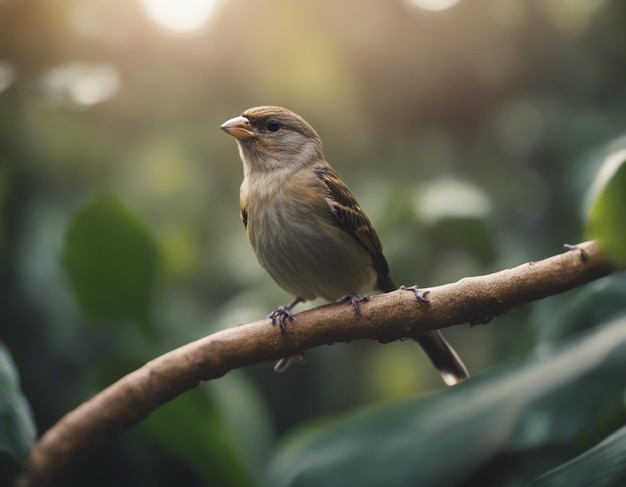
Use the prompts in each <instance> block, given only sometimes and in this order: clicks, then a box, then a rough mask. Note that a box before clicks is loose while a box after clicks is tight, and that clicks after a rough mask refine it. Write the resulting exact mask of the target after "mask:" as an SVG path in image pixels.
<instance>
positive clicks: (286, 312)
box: [267, 306, 293, 333]
mask: <svg viewBox="0 0 626 487" xmlns="http://www.w3.org/2000/svg"><path fill="white" fill-rule="evenodd" d="M267 317H268V319H269V320H270V321H271V322H272V325H275V324H276V323H278V327H279V328H280V332H281V333H285V329H286V323H285V322H286V321H287V320H289V321H293V314H291V310H290V309H289V306H279V307H278V308H276V309H275V310H274V311H272V312H271V313H270V314H269V315H267Z"/></svg>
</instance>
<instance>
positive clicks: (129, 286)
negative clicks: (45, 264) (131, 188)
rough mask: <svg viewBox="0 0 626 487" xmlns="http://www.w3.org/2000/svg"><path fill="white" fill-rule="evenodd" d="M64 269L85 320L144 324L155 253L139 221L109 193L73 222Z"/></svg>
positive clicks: (156, 259) (155, 276)
mask: <svg viewBox="0 0 626 487" xmlns="http://www.w3.org/2000/svg"><path fill="white" fill-rule="evenodd" d="M65 263H66V266H67V270H68V272H69V276H70V279H71V282H72V285H73V287H74V291H75V293H76V296H77V298H78V301H79V303H80V306H81V308H82V310H83V312H84V313H85V315H86V316H88V317H90V318H96V319H97V318H100V319H135V320H139V321H143V320H144V319H145V318H146V317H147V313H148V310H149V306H150V303H151V300H152V297H153V294H154V290H155V288H156V285H157V282H158V277H159V250H158V246H157V243H156V240H155V238H154V237H153V235H152V233H151V232H150V230H149V228H148V227H147V226H146V225H145V224H144V223H143V222H142V220H141V219H140V218H139V217H138V216H137V215H136V214H135V213H133V212H132V211H131V210H130V209H129V208H128V207H127V206H126V205H124V204H123V203H122V202H121V201H120V200H119V199H118V198H117V197H116V196H114V195H113V194H111V193H106V192H105V193H101V194H99V195H98V196H96V198H94V199H93V201H91V202H90V203H89V204H88V205H87V206H86V207H85V208H83V209H82V210H81V211H80V212H79V213H78V214H77V215H76V217H75V218H74V221H73V222H72V224H71V225H70V228H69V229H68V231H67V235H66V241H65Z"/></svg>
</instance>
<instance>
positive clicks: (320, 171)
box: [315, 164, 396, 292]
mask: <svg viewBox="0 0 626 487" xmlns="http://www.w3.org/2000/svg"><path fill="white" fill-rule="evenodd" d="M315 173H316V174H317V176H318V177H319V178H320V180H321V181H322V182H323V183H324V184H325V185H326V188H327V189H328V192H329V197H328V198H327V202H328V204H329V206H330V209H331V211H332V213H333V215H335V218H337V222H338V223H339V224H340V225H341V227H342V228H343V229H344V230H346V231H347V232H348V234H349V235H350V236H351V237H352V238H354V239H355V240H356V241H357V242H358V243H359V244H360V245H361V246H362V247H363V248H364V249H365V250H367V252H368V253H369V254H370V256H371V257H372V264H373V266H374V269H376V274H377V276H378V280H377V287H378V288H379V289H380V290H381V291H384V292H389V291H393V290H394V289H396V286H395V285H394V283H393V281H392V280H391V277H390V276H389V264H388V263H387V260H386V259H385V256H384V255H383V247H382V244H381V243H380V239H379V238H378V235H377V233H376V231H375V230H374V227H373V226H372V224H371V222H370V220H369V218H368V217H367V215H366V214H365V212H364V211H363V210H362V209H361V207H360V206H359V203H358V202H357V200H356V198H355V197H354V196H353V195H352V193H351V192H350V190H349V189H348V187H347V186H346V185H345V184H344V183H343V181H341V179H339V176H338V175H337V173H336V172H335V171H334V169H333V168H332V167H330V166H329V165H327V164H324V165H320V166H318V167H317V168H316V169H315Z"/></svg>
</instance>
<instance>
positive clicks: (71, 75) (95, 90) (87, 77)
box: [42, 62, 120, 107]
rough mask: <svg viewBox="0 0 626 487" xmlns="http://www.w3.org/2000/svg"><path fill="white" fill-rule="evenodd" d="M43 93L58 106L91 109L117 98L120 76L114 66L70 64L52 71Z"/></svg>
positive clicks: (46, 79)
mask: <svg viewBox="0 0 626 487" xmlns="http://www.w3.org/2000/svg"><path fill="white" fill-rule="evenodd" d="M42 86H43V91H44V94H45V95H46V97H47V98H48V100H49V101H51V102H52V103H54V104H67V105H75V106H76V105H77V106H79V107H80V106H90V105H95V104H97V103H101V102H103V101H106V100H108V99H109V98H112V97H113V96H115V94H116V93H117V92H118V91H119V88H120V75H119V73H118V71H117V69H116V68H115V66H113V65H111V64H106V63H103V64H85V63H78V62H73V63H67V64H62V65H60V66H57V67H56V68H53V69H51V70H50V71H48V72H47V73H46V74H45V75H44V77H43V80H42Z"/></svg>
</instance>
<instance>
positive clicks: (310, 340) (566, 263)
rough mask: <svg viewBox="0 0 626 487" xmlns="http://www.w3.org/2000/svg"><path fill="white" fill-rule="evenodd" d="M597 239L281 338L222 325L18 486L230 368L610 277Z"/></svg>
mask: <svg viewBox="0 0 626 487" xmlns="http://www.w3.org/2000/svg"><path fill="white" fill-rule="evenodd" d="M614 270H615V269H614V268H613V267H612V266H611V264H610V263H609V262H608V261H607V260H606V259H605V258H604V257H603V256H602V255H601V253H600V252H599V250H598V247H597V245H596V243H595V242H585V243H583V244H580V245H578V246H576V249H574V250H570V251H567V252H565V253H562V254H559V255H556V256H553V257H550V258H547V259H545V260H542V261H540V262H529V263H526V264H523V265H520V266H518V267H515V268H513V269H506V270H503V271H500V272H496V273H494V274H489V275H485V276H479V277H471V278H464V279H461V280H460V281H458V282H456V283H452V284H447V285H443V286H437V287H433V288H430V289H429V291H430V294H429V296H428V297H429V299H430V304H429V305H423V304H420V303H418V302H417V301H416V299H415V296H414V294H413V293H410V292H406V291H402V290H398V291H394V292H391V293H387V294H383V295H379V296H373V297H372V298H371V300H370V301H368V302H364V303H362V305H361V314H360V315H354V313H353V311H352V306H347V305H337V304H330V305H326V306H321V307H318V308H315V309H311V310H308V311H304V312H302V313H299V314H297V315H295V320H294V322H293V323H291V322H288V325H287V330H286V333H285V334H280V333H279V332H278V329H277V328H276V327H273V326H269V325H268V322H267V320H266V319H264V320H261V321H257V322H254V323H249V324H247V325H241V326H236V327H233V328H228V329H225V330H222V331H219V332H217V333H214V334H212V335H209V336H207V337H205V338H202V339H200V340H197V341H195V342H192V343H189V344H187V345H184V346H182V347H180V348H178V349H176V350H173V351H171V352H169V353H166V354H165V355H162V356H160V357H158V358H156V359H154V360H152V361H150V362H148V363H146V364H145V365H144V366H142V367H141V368H139V369H137V370H135V371H134V372H131V373H130V374H128V375H127V376H125V377H123V378H121V379H120V380H119V381H117V382H115V383H114V384H112V385H111V386H109V387H108V388H107V389H105V390H103V391H102V392H100V393H99V394H98V395H96V396H94V397H92V398H91V399H89V400H88V401H86V402H84V403H83V404H81V405H80V406H78V407H77V408H76V409H74V410H73V411H71V412H69V413H68V414H67V415H66V416H64V417H63V418H61V419H60V420H59V422H58V423H57V424H56V425H54V426H53V427H52V428H50V430H48V431H47V432H46V433H45V434H44V435H43V436H42V437H41V439H40V440H39V441H38V442H37V443H36V444H35V445H34V446H33V448H32V450H31V453H30V456H29V458H28V460H27V464H26V468H25V471H24V473H23V474H22V476H21V477H20V478H19V479H18V485H19V486H20V487H25V486H53V485H56V484H57V483H58V482H59V481H60V480H61V479H62V478H63V477H64V476H65V475H66V474H67V472H68V471H69V470H70V468H71V467H72V466H73V465H75V464H76V463H77V462H78V461H79V460H80V459H81V458H82V457H84V456H85V455H86V454H88V453H90V452H92V451H93V450H95V449H96V448H97V447H98V446H99V445H100V444H102V443H103V442H104V441H106V440H107V439H109V438H111V437H113V436H115V435H118V434H120V433H122V432H123V431H126V430H128V429H130V428H131V427H132V426H133V425H135V424H137V423H138V422H139V421H141V420H142V419H144V418H145V417H146V416H148V414H149V413H150V412H151V411H153V410H154V409H156V408H158V407H159V406H160V405H162V404H164V403H166V402H168V401H170V400H172V399H174V398H175V397H177V396H178V395H180V394H182V393H183V392H185V391H187V390H189V389H192V388H194V387H196V386H197V385H199V384H200V382H201V381H206V380H211V379H216V378H218V377H221V376H223V375H224V374H225V373H226V372H228V371H229V370H232V369H236V368H240V367H246V366H248V365H253V364H257V363H260V362H266V361H273V360H277V359H280V358H282V357H287V356H292V355H296V354H298V353H300V352H302V351H304V350H306V349H308V348H312V347H316V346H319V345H330V344H332V343H337V342H350V341H353V340H358V339H364V338H368V339H373V340H378V341H379V342H381V343H387V342H390V341H393V340H398V339H401V338H406V337H414V336H416V335H419V334H420V333H424V332H426V331H430V330H433V329H437V328H446V327H449V326H454V325H459V324H463V323H471V324H479V323H487V322H488V321H490V320H491V319H492V318H494V317H496V316H498V315H501V314H504V313H506V312H507V311H509V310H510V309H512V308H515V307H517V306H520V305H522V304H525V303H528V302H531V301H535V300H538V299H542V298H545V297H547V296H551V295H555V294H559V293H562V292H564V291H567V290H570V289H573V288H575V287H578V286H581V285H583V284H586V283H588V282H590V281H593V280H595V279H599V278H601V277H603V276H606V275H608V274H610V273H612V272H613V271H614Z"/></svg>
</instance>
